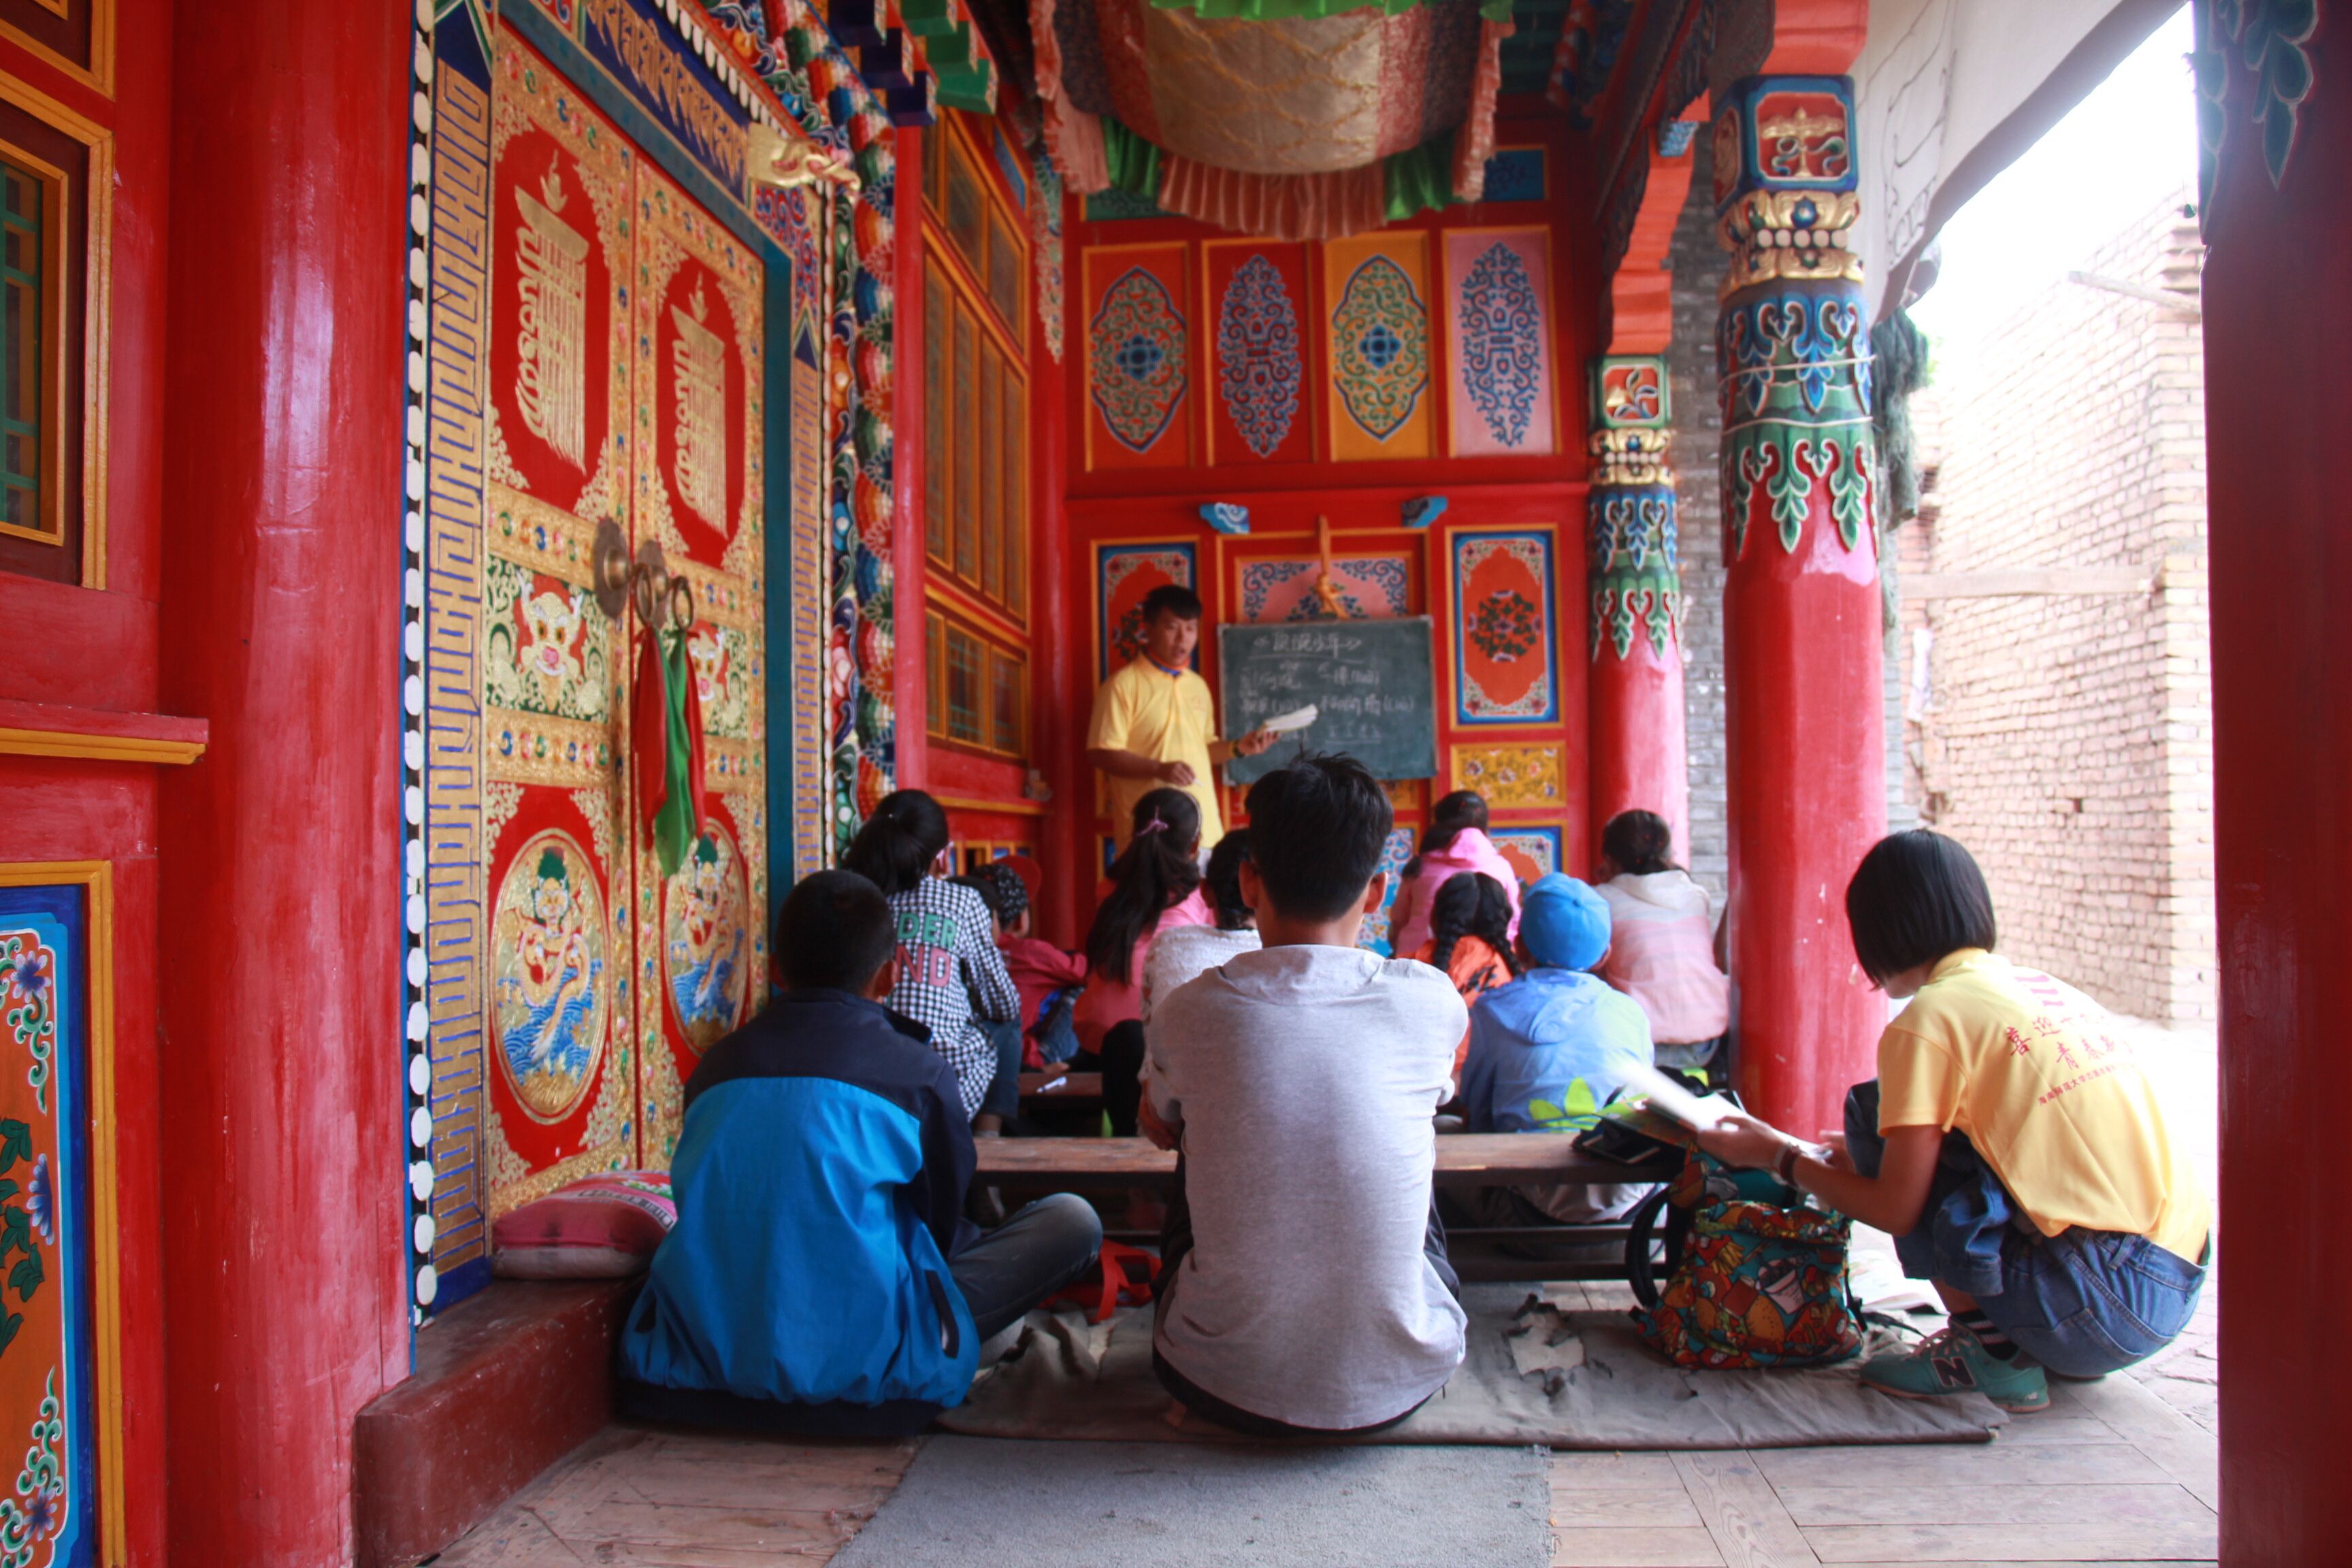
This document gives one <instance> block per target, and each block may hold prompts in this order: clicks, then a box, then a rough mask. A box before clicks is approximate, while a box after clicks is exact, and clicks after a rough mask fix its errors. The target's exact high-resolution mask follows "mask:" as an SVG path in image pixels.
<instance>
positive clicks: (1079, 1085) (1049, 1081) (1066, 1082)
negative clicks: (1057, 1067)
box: [1021, 1072, 1102, 1104]
mask: <svg viewBox="0 0 2352 1568" xmlns="http://www.w3.org/2000/svg"><path fill="white" fill-rule="evenodd" d="M1021 1098H1022V1099H1024V1100H1034V1101H1039V1102H1042V1103H1045V1104H1052V1103H1053V1102H1055V1101H1056V1100H1100V1099H1101V1098H1102V1074H1100V1073H1098V1072H1024V1073H1023V1074H1022V1075H1021Z"/></svg>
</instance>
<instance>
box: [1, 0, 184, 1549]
mask: <svg viewBox="0 0 2352 1568" xmlns="http://www.w3.org/2000/svg"><path fill="white" fill-rule="evenodd" d="M171 25H172V18H171V7H170V5H169V4H168V0H122V4H121V13H120V16H119V26H118V31H117V41H116V46H115V90H114V95H113V96H112V97H111V98H109V97H107V96H106V95H104V94H102V93H100V92H99V91H97V90H96V89H94V88H92V87H90V86H89V85H87V84H85V83H83V82H81V81H79V80H77V79H74V78H73V77H71V76H69V75H68V74H67V73H66V72H64V71H62V70H59V69H58V68H56V67H54V66H52V65H50V64H49V63H47V61H44V60H42V59H40V58H37V57H35V56H33V55H32V54H30V53H29V52H28V51H26V50H25V49H22V48H20V47H17V46H16V45H14V44H11V43H8V42H5V41H0V70H5V72H6V73H7V74H8V75H10V76H12V77H15V78H16V79H18V80H20V81H22V82H24V83H26V85H28V86H30V87H32V88H34V89H37V91H39V92H41V93H43V94H46V95H47V96H48V97H50V98H52V99H54V100H57V101H58V103H60V104H62V105H63V106H65V107H66V108H67V109H68V110H73V111H74V112H76V113H78V114H80V115H82V116H85V117H86V118H88V119H90V120H93V121H97V122H98V123H100V125H103V126H105V127H107V128H108V129H110V130H111V131H112V132H113V133H114V154H115V179H114V186H113V197H114V200H113V214H112V217H113V243H112V247H111V249H110V252H108V253H106V254H105V255H104V256H103V257H102V258H100V257H97V256H94V257H93V264H94V265H95V264H97V263H98V262H99V261H100V259H103V261H104V262H105V264H106V265H107V266H108V267H110V269H111V279H112V286H111V289H110V295H109V299H110V323H109V333H110V342H109V349H110V352H109V354H108V359H107V363H106V375H107V393H106V404H105V413H106V417H107V426H108V431H107V436H108V445H107V460H106V465H105V470H104V479H105V484H106V489H107V494H108V505H107V509H106V544H105V551H104V554H105V567H106V585H105V587H104V589H103V590H99V589H94V588H88V587H69V586H66V585H63V584H56V583H47V582H41V581H38V580H37V579H34V578H30V577H23V576H17V575H14V574H6V573H0V627H6V628H7V643H8V658H9V668H10V677H11V691H10V695H12V696H15V697H18V698H26V697H31V698H34V699H36V700H39V701H42V702H48V703H57V704H62V705H65V706H68V707H82V708H95V709H101V710H116V711H125V712H152V711H153V710H155V709H156V707H157V683H158V659H157V599H158V597H159V594H160V584H161V573H160V563H159V560H158V552H159V547H160V542H161V537H162V530H161V519H162V495H163V476H162V473H161V470H160V467H159V463H158V450H159V447H160V444H161V439H162V424H163V377H162V369H163V269H164V263H165V245H164V240H165V234H166V230H167V228H168V225H169V219H170V212H171V203H170V183H169V173H170V167H171V159H172V144H171V113H172V91H171V51H170V37H171ZM161 772H162V770H160V769H158V768H156V767H153V766H148V765H134V764H125V763H93V762H86V761H77V760H68V759H49V758H32V757H15V756H6V757H0V861H88V860H102V861H105V862H107V863H108V864H109V865H110V867H111V868H112V881H113V895H114V909H113V917H114V944H113V949H112V952H110V954H108V955H107V957H108V958H109V960H110V964H111V970H112V976H111V978H112V983H113V987H114V1005H115V1016H114V1050H115V1097H114V1104H113V1106H112V1108H111V1110H112V1114H113V1116H114V1119H115V1124H116V1133H117V1140H118V1143H117V1199H118V1202H119V1204H120V1205H121V1206H120V1211H119V1212H120V1219H121V1223H120V1228H119V1231H118V1234H117V1235H116V1237H115V1238H114V1240H115V1245H116V1247H117V1256H118V1258H119V1260H120V1268H121V1303H122V1314H121V1315H122V1339H121V1346H122V1380H123V1386H124V1390H125V1394H124V1409H123V1453H122V1467H123V1468H122V1476H121V1491H122V1495H123V1500H124V1512H125V1517H124V1521H123V1534H122V1539H121V1542H120V1544H121V1547H122V1549H123V1551H124V1554H125V1557H126V1558H127V1560H128V1561H130V1562H131V1563H160V1562H162V1561H163V1531H164V1492H165V1486H164V1475H163V1467H164V1429H165V1419H166V1407H165V1402H164V1397H163V1377H164V1336H163V1322H164V1317H165V1313H164V1306H163V1303H164V1301H165V1300H166V1299H167V1294H166V1290H165V1287H164V1277H163V1226H162V1222H161V1219H160V1216H159V1215H158V1210H157V1205H158V1201H159V1198H160V1195H161V1175H160V1164H159V1161H158V1156H157V1139H158V1130H159V1125H160V1115H159V1110H158V1102H159V1088H158V1061H157V1050H156V1016H155V973H156V947H157V918H156V883H157V877H156V834H157V812H158V799H159V791H160V787H161V779H160V777H159V774H160V773H161Z"/></svg>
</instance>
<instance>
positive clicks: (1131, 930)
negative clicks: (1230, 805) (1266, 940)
mask: <svg viewBox="0 0 2352 1568" xmlns="http://www.w3.org/2000/svg"><path fill="white" fill-rule="evenodd" d="M1132 826H1133V827H1134V829H1135V832H1134V837H1131V838H1129V840H1128V845H1127V848H1126V850H1125V851H1124V852H1122V853H1121V854H1120V856H1119V858H1118V859H1117V860H1114V861H1112V862H1111V868H1110V882H1109V886H1108V889H1107V891H1106V892H1105V893H1104V895H1103V897H1102V900H1101V902H1100V904H1098V905H1097V908H1096V910H1095V922H1094V925H1093V927H1092V929H1090V930H1089V931H1087V988H1086V991H1085V992H1084V993H1083V994H1081V995H1080V996H1079V997H1078V1005H1077V1008H1076V1011H1075V1012H1074V1013H1073V1015H1072V1016H1071V1022H1072V1024H1073V1025H1075V1026H1076V1029H1077V1034H1078V1045H1079V1047H1080V1056H1081V1058H1082V1059H1083V1058H1084V1057H1085V1056H1087V1055H1088V1054H1092V1055H1094V1056H1095V1057H1097V1058H1099V1060H1100V1062H1101V1067H1102V1074H1103V1109H1104V1110H1107V1111H1108V1112H1109V1113H1110V1121H1111V1131H1114V1132H1116V1133H1118V1135H1119V1136H1121V1137H1132V1136H1134V1134H1135V1107H1136V1100H1137V1096H1138V1093H1139V1091H1138V1089H1137V1088H1136V1076H1137V1074H1138V1073H1139V1071H1140V1070H1141V1069H1142V1066H1143V1026H1142V1024H1141V1023H1140V1022H1139V1020H1140V1019H1141V1017H1142V1016H1143V965H1144V962H1145V960H1146V959H1147V958H1148V957H1150V952H1151V940H1152V938H1153V937H1155V936H1157V935H1159V934H1160V932H1161V931H1169V930H1171V929H1173V928H1174V927H1177V926H1187V925H1211V924H1213V923H1214V922H1215V919H1216V917H1215V915H1214V914H1213V912H1212V911H1211V910H1210V909H1209V902H1208V900H1206V899H1205V898H1203V897H1202V894H1201V867H1200V853H1201V808H1200V806H1199V805H1196V804H1195V803H1194V801H1193V799H1192V796H1191V795H1187V794H1185V793H1184V792H1183V791H1182V790H1181V789H1166V788H1162V789H1155V790H1152V791H1150V792H1149V793H1148V794H1146V795H1144V796H1143V797H1142V798H1141V799H1140V800H1138V801H1137V802H1136V803H1135V811H1134V816H1133V820H1132Z"/></svg>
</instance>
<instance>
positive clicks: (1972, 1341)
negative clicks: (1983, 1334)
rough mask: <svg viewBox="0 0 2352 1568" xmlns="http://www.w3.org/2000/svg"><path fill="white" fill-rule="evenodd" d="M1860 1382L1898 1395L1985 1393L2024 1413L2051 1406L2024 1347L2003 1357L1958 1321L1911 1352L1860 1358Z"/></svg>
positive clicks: (2047, 1390) (1928, 1396)
mask: <svg viewBox="0 0 2352 1568" xmlns="http://www.w3.org/2000/svg"><path fill="white" fill-rule="evenodd" d="M1862 1381H1863V1382H1864V1383H1866V1384H1870V1386H1871V1387H1873V1388H1875V1389H1877V1390H1878V1391H1879V1392H1880V1393H1882V1394H1894V1395H1895V1397H1896V1398H1898V1399H1935V1398H1938V1397H1941V1396H1942V1395H1944V1394H1983V1395H1984V1396H1985V1397H1986V1398H1987V1399H1990V1400H1991V1401H1992V1402H1993V1403H1994V1404H1995V1405H2000V1407H2001V1408H2002V1409H2003V1410H2011V1411H2016V1412H2019V1413H2021V1414H2022V1413H2027V1412H2031V1411H2035V1410H2046V1409H2048V1408H2049V1407H2050V1385H2049V1384H2048V1382H2047V1381H2045V1380H2044V1379H2043V1377H2042V1363H2039V1362H2037V1361H2035V1360H2034V1359H2033V1358H2032V1356H2030V1355H2027V1354H2026V1353H2025V1352H2023V1351H2020V1352H2017V1354H2016V1356H2015V1357H2014V1358H2013V1359H2011V1360H2009V1361H2003V1360H2001V1359H2000V1357H1999V1356H1996V1355H1994V1354H1993V1353H1991V1352H1990V1351H1988V1350H1986V1349H1985V1348H1984V1345H1983V1343H1982V1342H1979V1340H1978V1338H1977V1337H1976V1335H1974V1334H1972V1333H1970V1332H1969V1331H1968V1330H1967V1329H1966V1328H1964V1327H1962V1326H1961V1325H1960V1324H1958V1323H1954V1324H1952V1325H1951V1326H1950V1327H1948V1328H1947V1329H1944V1330H1942V1331H1939V1332H1937V1333H1933V1334H1930V1335H1928V1336H1927V1338H1926V1339H1924V1340H1922V1341H1920V1342H1918V1343H1917V1344H1916V1345H1914V1346H1912V1347H1911V1348H1910V1349H1909V1350H1907V1351H1893V1352H1888V1353H1887V1354H1885V1355H1876V1356H1873V1357H1871V1358H1870V1359H1869V1360H1868V1361H1866V1362H1864V1363H1862Z"/></svg>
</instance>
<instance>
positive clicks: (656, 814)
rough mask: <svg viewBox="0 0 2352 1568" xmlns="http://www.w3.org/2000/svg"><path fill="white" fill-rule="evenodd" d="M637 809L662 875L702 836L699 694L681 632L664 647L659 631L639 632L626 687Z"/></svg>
mask: <svg viewBox="0 0 2352 1568" xmlns="http://www.w3.org/2000/svg"><path fill="white" fill-rule="evenodd" d="M629 711H630V732H631V740H632V742H633V749H634V753H635V771H636V789H637V810H638V814H639V815H640V816H642V817H643V818H644V820H645V826H646V835H647V836H648V837H651V838H652V840H653V845H654V862H655V864H656V866H657V867H659V868H660V870H661V874H662V876H663V877H664V878H665V879H667V878H669V877H671V876H674V875H676V874H677V868H678V867H680V866H681V865H684V864H685V863H686V856H687V851H688V849H690V848H692V847H693V846H694V841H695V840H696V839H697V838H698V837H701V836H702V787H701V781H702V776H703V743H702V698H701V693H700V692H699V691H698V690H697V689H696V687H695V679H694V671H693V670H692V669H691V668H688V661H687V657H686V634H685V633H683V632H679V633H677V634H675V635H674V636H673V637H672V639H671V642H670V646H669V647H668V648H667V650H666V651H665V650H664V649H663V648H662V647H661V644H660V634H659V633H657V632H642V633H640V634H639V635H638V637H637V679H636V684H635V689H634V690H632V692H631V693H630V702H629Z"/></svg>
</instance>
